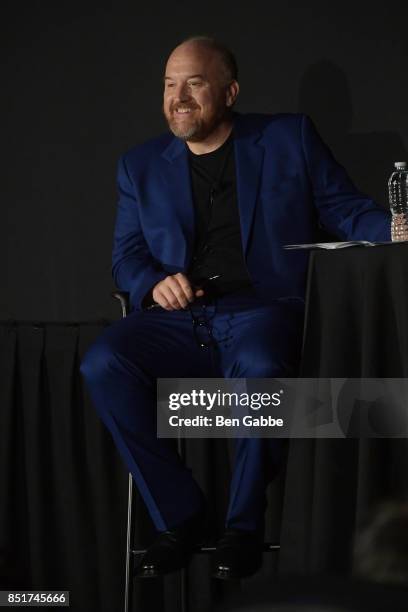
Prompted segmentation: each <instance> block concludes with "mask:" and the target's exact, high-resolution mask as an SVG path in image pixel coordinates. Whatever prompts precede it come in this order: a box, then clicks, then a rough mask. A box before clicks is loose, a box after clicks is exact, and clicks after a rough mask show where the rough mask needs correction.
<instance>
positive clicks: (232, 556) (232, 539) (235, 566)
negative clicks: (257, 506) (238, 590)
mask: <svg viewBox="0 0 408 612" xmlns="http://www.w3.org/2000/svg"><path fill="white" fill-rule="evenodd" d="M262 553H263V536H261V535H260V534H259V533H258V532H254V531H243V530H242V531H241V530H238V529H227V530H226V531H225V533H224V535H223V536H222V538H221V539H220V540H219V541H218V542H217V545H216V550H215V552H214V554H213V559H212V567H213V571H212V576H213V577H214V578H219V579H221V580H239V579H240V578H245V577H246V576H252V574H255V572H257V571H258V570H259V568H260V567H261V566H262Z"/></svg>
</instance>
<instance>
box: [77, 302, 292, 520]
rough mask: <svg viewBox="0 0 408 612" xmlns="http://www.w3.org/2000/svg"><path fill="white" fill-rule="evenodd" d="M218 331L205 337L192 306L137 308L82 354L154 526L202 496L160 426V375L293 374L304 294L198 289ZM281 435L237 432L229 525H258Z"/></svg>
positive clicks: (184, 515)
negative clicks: (205, 340)
mask: <svg viewBox="0 0 408 612" xmlns="http://www.w3.org/2000/svg"><path fill="white" fill-rule="evenodd" d="M192 307H193V311H194V313H195V314H201V313H202V312H204V309H205V313H206V317H207V319H208V321H209V324H210V325H211V328H212V333H213V336H214V338H215V340H216V345H215V348H214V349H209V348H203V347H200V346H199V344H198V342H197V341H196V340H197V338H196V336H195V334H194V333H193V324H192V317H191V313H190V312H189V310H188V309H185V310H174V311H166V310H164V309H162V308H160V307H158V308H154V309H151V310H145V311H132V312H131V313H130V314H129V315H128V316H127V317H126V318H124V319H121V320H118V321H116V322H114V323H113V324H111V325H110V326H108V327H107V328H106V329H105V330H104V331H103V332H102V333H101V335H100V336H99V337H98V338H97V339H96V341H95V342H94V343H93V344H92V345H91V346H90V347H89V349H88V350H87V352H86V354H85V355H84V357H83V359H82V362H81V366H80V371H81V374H82V376H83V377H84V380H85V383H86V386H87V389H88V391H89V393H90V396H91V400H92V403H93V404H94V406H95V408H96V410H97V412H98V414H99V416H100V418H101V419H102V421H103V423H104V424H105V425H106V427H107V428H108V429H109V431H110V433H111V435H112V437H113V440H114V442H115V444H116V446H117V449H118V451H119V453H120V455H121V457H122V459H123V461H124V462H125V464H126V466H127V468H128V470H129V471H130V472H131V473H132V476H133V478H134V481H135V483H136V486H137V487H138V489H139V491H140V494H141V496H142V498H143V500H144V502H145V504H146V506H147V509H148V511H149V514H150V516H151V518H152V520H153V523H154V525H155V528H156V529H157V531H165V530H167V529H170V528H172V527H175V526H177V525H178V524H180V523H181V522H183V521H184V520H186V519H188V518H190V516H192V515H193V514H195V513H196V512H197V511H199V510H200V509H201V508H202V507H203V505H204V504H205V500H204V494H203V492H202V490H201V488H200V487H199V485H198V484H197V482H196V481H195V480H194V478H193V475H192V473H191V470H190V469H189V468H187V467H186V466H185V465H184V464H183V463H182V461H181V460H180V458H179V456H178V454H177V452H176V450H175V448H174V441H172V440H169V439H166V438H158V437H157V432H156V379H157V378H173V377H174V378H200V377H219V378H222V377H225V378H269V377H276V376H287V377H289V376H295V375H296V371H297V365H298V361H299V356H300V347H301V338H302V326H303V315H304V302H303V301H302V300H300V299H277V300H274V301H270V302H266V301H263V300H262V299H261V298H259V297H258V296H257V295H256V294H255V293H254V292H253V291H251V290H250V291H241V292H238V293H235V294H230V295H227V296H224V297H222V298H218V299H211V300H209V299H205V298H202V299H198V300H196V301H195V302H194V304H193V305H192ZM281 454H282V440H279V439H273V438H270V439H268V438H252V437H251V438H237V439H235V440H234V457H233V465H232V478H231V483H230V497H229V507H228V511H227V516H226V521H225V524H226V527H228V528H237V529H247V530H255V529H260V528H262V525H263V520H264V512H265V508H266V495H265V491H266V486H267V484H268V482H270V481H271V479H272V478H273V477H274V475H275V474H276V467H277V465H278V463H279V461H280V459H281Z"/></svg>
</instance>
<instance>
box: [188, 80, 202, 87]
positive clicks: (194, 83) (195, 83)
mask: <svg viewBox="0 0 408 612" xmlns="http://www.w3.org/2000/svg"><path fill="white" fill-rule="evenodd" d="M190 85H192V86H193V87H195V85H201V81H192V82H191V83H190Z"/></svg>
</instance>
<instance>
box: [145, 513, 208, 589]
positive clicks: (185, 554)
mask: <svg viewBox="0 0 408 612" xmlns="http://www.w3.org/2000/svg"><path fill="white" fill-rule="evenodd" d="M205 538H206V530H205V523H204V516H203V514H202V513H200V514H197V515H195V516H194V517H193V518H191V519H189V520H188V521H186V522H184V523H182V524H181V525H179V526H177V527H175V528H174V529H169V530H167V531H162V532H161V533H160V534H159V535H158V537H157V538H156V540H155V541H154V542H153V544H151V546H149V548H148V549H147V550H146V552H145V553H144V554H143V556H142V558H141V559H140V561H139V563H138V564H137V566H136V568H135V572H134V576H135V577H136V578H158V577H159V576H164V575H165V574H169V573H170V572H175V571H176V570H178V569H181V568H182V567H186V565H187V564H188V563H189V561H190V559H191V555H192V553H193V551H194V549H195V548H197V547H198V546H200V545H201V544H203V543H204V541H205Z"/></svg>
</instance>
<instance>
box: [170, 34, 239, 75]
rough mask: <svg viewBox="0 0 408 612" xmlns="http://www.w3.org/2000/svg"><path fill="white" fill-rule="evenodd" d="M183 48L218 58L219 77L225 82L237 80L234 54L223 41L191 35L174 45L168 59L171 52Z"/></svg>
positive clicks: (182, 49)
mask: <svg viewBox="0 0 408 612" xmlns="http://www.w3.org/2000/svg"><path fill="white" fill-rule="evenodd" d="M184 50H187V51H189V52H192V53H200V52H202V53H207V56H208V57H209V58H210V57H212V58H213V59H215V60H219V66H218V69H219V71H220V77H221V78H223V79H224V80H225V81H226V82H229V81H233V80H235V81H237V80H238V66H237V61H236V59H235V56H234V54H233V53H232V51H231V50H230V49H228V47H226V46H225V45H224V44H223V43H221V42H219V41H217V40H215V39H214V38H210V37H209V36H191V37H190V38H187V39H185V40H184V41H182V42H181V43H180V44H179V45H178V46H177V47H175V49H174V50H173V51H172V53H171V54H170V56H169V59H170V57H171V56H172V55H173V53H177V52H179V51H181V52H183V51H184ZM221 75H222V76H221Z"/></svg>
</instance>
